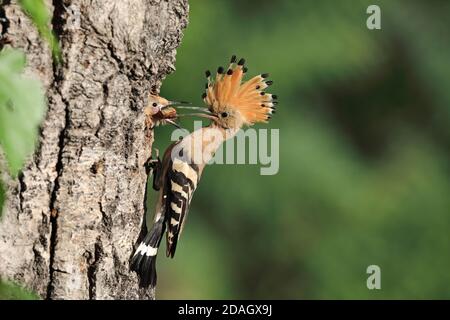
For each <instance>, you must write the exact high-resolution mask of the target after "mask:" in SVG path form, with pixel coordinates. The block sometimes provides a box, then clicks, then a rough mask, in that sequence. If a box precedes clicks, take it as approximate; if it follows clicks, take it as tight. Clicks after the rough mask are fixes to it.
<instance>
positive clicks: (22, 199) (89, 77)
mask: <svg viewBox="0 0 450 320" xmlns="http://www.w3.org/2000/svg"><path fill="white" fill-rule="evenodd" d="M47 4H48V7H49V8H50V10H51V12H52V15H53V19H52V25H53V29H54V30H55V32H56V34H57V36H58V37H59V39H60V45H61V49H62V57H63V63H62V64H61V65H59V66H58V65H55V64H54V63H53V62H52V57H51V52H50V50H49V48H48V45H47V44H46V43H45V41H44V40H42V39H41V38H40V37H39V34H38V32H37V31H36V28H35V27H34V26H33V24H32V23H31V21H30V20H29V19H28V17H26V16H25V15H24V14H23V12H22V11H21V10H20V8H19V6H18V5H17V3H16V2H15V1H4V3H3V9H4V15H5V17H6V19H7V23H6V24H5V23H4V24H2V25H3V26H6V27H7V28H5V27H3V30H2V31H1V32H2V33H3V35H4V36H6V37H7V38H8V40H9V41H11V45H12V46H13V47H16V48H21V49H23V50H24V51H25V53H26V55H27V61H28V66H27V73H30V74H34V75H38V77H39V78H40V79H41V80H42V82H43V84H44V86H45V89H46V92H47V97H48V112H47V116H46V119H45V121H44V123H43V124H42V126H41V131H40V138H39V146H38V150H37V151H36V153H35V154H34V156H33V157H32V159H30V161H29V162H28V164H27V165H26V167H25V168H24V169H23V172H22V173H21V174H20V176H19V178H18V179H16V180H10V181H9V182H8V190H7V196H8V200H7V203H6V205H5V209H4V212H3V218H2V221H1V224H0V261H1V263H0V275H1V277H3V278H7V279H11V280H14V281H17V282H19V283H21V284H23V285H25V286H26V287H27V288H29V289H32V290H33V291H35V292H37V293H38V294H39V295H40V296H41V297H42V298H47V299H143V298H151V299H154V295H155V292H154V289H149V290H145V289H140V288H139V286H138V279H137V277H136V275H135V274H134V273H132V272H130V270H129V259H130V257H131V255H132V252H133V248H134V245H135V244H136V241H137V238H138V235H139V233H140V230H141V225H142V223H143V217H144V202H145V199H144V196H145V186H146V179H147V176H146V173H145V168H144V163H145V161H146V160H147V159H148V157H149V156H150V154H151V145H152V142H153V134H152V132H151V131H147V132H146V130H145V119H144V115H143V112H142V110H143V107H144V104H145V102H146V100H147V95H148V93H149V91H155V92H158V91H159V87H160V85H161V81H162V80H163V79H164V77H165V76H166V75H167V74H168V73H170V72H172V71H173V70H174V63H175V53H176V48H177V46H178V45H179V43H180V40H181V37H182V29H183V28H185V27H186V25H187V15H188V4H187V0H121V1H115V0H70V1H69V0H66V1H62V0H53V3H52V2H51V1H50V0H48V1H47ZM5 29H6V30H5ZM24 94H26V93H24Z"/></svg>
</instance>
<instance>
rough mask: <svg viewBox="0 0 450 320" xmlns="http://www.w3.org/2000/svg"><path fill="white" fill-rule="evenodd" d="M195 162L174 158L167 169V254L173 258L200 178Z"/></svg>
mask: <svg viewBox="0 0 450 320" xmlns="http://www.w3.org/2000/svg"><path fill="white" fill-rule="evenodd" d="M200 175H201V171H200V169H199V166H198V165H196V164H192V163H188V162H185V161H183V160H182V159H179V158H175V159H173V160H172V165H171V167H170V168H169V170H168V179H170V182H169V186H170V191H169V194H168V199H167V213H168V214H167V252H166V253H167V256H168V257H171V258H173V256H174V254H175V250H176V247H177V243H178V239H179V238H180V235H181V232H182V231H183V227H184V224H185V223H186V217H187V214H188V211H189V205H190V203H191V199H192V196H193V194H194V191H195V189H196V188H197V183H198V181H199V180H200Z"/></svg>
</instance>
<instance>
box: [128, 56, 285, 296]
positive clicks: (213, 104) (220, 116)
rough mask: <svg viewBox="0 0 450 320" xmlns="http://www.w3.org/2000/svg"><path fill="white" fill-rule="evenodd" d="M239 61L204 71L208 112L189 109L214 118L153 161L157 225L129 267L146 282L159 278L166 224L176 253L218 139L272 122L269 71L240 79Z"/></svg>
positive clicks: (170, 247)
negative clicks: (212, 73) (193, 199)
mask: <svg viewBox="0 0 450 320" xmlns="http://www.w3.org/2000/svg"><path fill="white" fill-rule="evenodd" d="M236 61H237V59H236V56H233V57H232V58H231V61H230V66H229V67H228V69H227V71H225V70H224V68H223V67H219V68H218V69H217V74H216V76H215V79H212V78H211V72H210V71H206V77H207V80H208V83H207V84H206V90H205V93H204V94H203V95H202V98H203V100H204V102H205V103H206V105H207V108H200V107H197V109H200V110H201V111H203V112H204V113H193V114H191V115H195V116H200V117H204V118H207V119H210V120H212V121H211V124H210V125H209V126H207V127H203V128H201V129H198V130H196V131H194V132H192V133H191V134H189V135H187V136H186V137H184V138H183V139H181V140H179V141H177V142H174V143H173V144H172V145H170V146H169V148H168V149H167V150H166V152H165V153H164V157H163V160H162V162H159V161H156V162H155V164H154V167H155V175H154V181H153V185H154V188H155V189H156V190H159V195H158V202H157V205H156V213H155V218H154V225H153V226H152V228H151V230H150V231H149V232H148V233H147V235H146V236H145V238H144V240H143V241H142V242H141V243H140V245H139V247H138V248H137V250H136V252H135V254H134V256H133V257H132V259H131V269H132V270H134V271H136V272H137V273H138V274H139V276H140V278H141V285H142V286H144V287H147V286H149V285H151V286H153V287H154V286H155V284H156V279H157V275H156V266H155V264H156V256H157V253H158V248H159V245H160V243H161V239H162V237H163V235H164V232H165V231H166V229H167V232H166V245H167V249H166V255H167V256H168V257H171V258H173V256H174V254H175V250H176V247H177V243H178V240H179V239H180V235H181V232H182V230H183V227H184V225H185V223H186V217H187V214H188V211H189V206H190V203H191V200H192V196H193V194H194V191H195V190H196V188H197V185H198V183H199V180H200V177H201V175H202V172H203V169H204V168H205V165H206V164H207V163H208V162H209V161H210V160H211V159H212V157H213V156H214V154H215V152H216V151H217V149H218V148H219V147H220V145H221V144H222V143H223V142H224V141H225V140H227V139H230V138H232V137H233V136H234V135H235V134H236V133H237V132H238V131H239V129H240V128H242V127H243V126H245V125H246V126H251V125H253V124H255V123H258V122H268V120H269V119H270V118H271V115H272V114H273V113H275V109H276V104H277V96H276V95H272V94H269V93H266V92H265V91H264V90H265V89H266V88H267V87H268V86H270V85H271V84H272V81H269V80H267V77H268V74H260V75H257V76H255V77H253V78H251V79H250V80H248V81H245V82H242V78H243V76H244V74H245V73H246V72H247V68H245V67H244V64H245V60H244V59H240V60H239V61H238V62H236ZM192 108H194V107H192Z"/></svg>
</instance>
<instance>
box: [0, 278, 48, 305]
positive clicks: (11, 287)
mask: <svg viewBox="0 0 450 320" xmlns="http://www.w3.org/2000/svg"><path fill="white" fill-rule="evenodd" d="M38 299H39V296H38V295H37V294H35V293H33V292H30V291H28V290H26V289H24V288H22V287H21V286H19V285H17V284H14V283H12V282H10V281H2V280H0V300H38Z"/></svg>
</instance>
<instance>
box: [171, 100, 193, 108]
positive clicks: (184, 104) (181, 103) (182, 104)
mask: <svg viewBox="0 0 450 320" xmlns="http://www.w3.org/2000/svg"><path fill="white" fill-rule="evenodd" d="M191 104H192V103H190V102H187V101H169V103H168V104H167V106H168V107H177V106H186V105H191Z"/></svg>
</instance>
